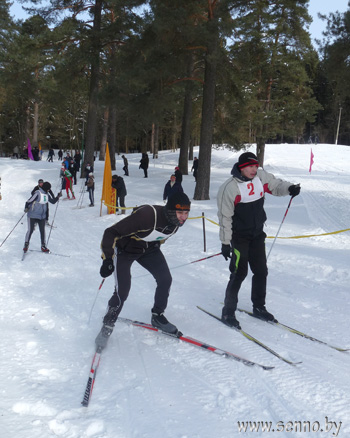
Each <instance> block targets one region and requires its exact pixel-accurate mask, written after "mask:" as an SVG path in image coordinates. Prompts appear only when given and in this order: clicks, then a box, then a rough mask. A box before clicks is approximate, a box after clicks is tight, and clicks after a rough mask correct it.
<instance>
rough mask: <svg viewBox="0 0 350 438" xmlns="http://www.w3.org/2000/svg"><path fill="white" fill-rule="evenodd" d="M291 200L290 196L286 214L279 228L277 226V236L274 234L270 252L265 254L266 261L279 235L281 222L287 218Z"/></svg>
mask: <svg viewBox="0 0 350 438" xmlns="http://www.w3.org/2000/svg"><path fill="white" fill-rule="evenodd" d="M293 198H294V196H291V198H290V200H289V204H288V207H287V210H286V212H285V213H284V216H283V219H282V222H281V224H280V226H279V228H278V231H277V234H276V236H275V238H274V239H273V242H272V245H271V247H270V251H269V253H268V254H267V257H266V260H267V259H268V258H269V255H270V253H271V250H272V248H273V245H274V244H275V242H276V239H277V236H278V235H279V232H280V230H281V227H282V225H283V222H284V220H285V218H286V216H287V213H288V210H289V207H290V204H291V203H292V200H293Z"/></svg>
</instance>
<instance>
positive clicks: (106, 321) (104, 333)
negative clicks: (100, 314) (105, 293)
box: [95, 307, 118, 350]
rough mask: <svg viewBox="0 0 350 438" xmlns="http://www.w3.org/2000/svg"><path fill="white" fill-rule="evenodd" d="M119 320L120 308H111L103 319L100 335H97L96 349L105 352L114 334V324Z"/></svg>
mask: <svg viewBox="0 0 350 438" xmlns="http://www.w3.org/2000/svg"><path fill="white" fill-rule="evenodd" d="M117 318H118V308H117V307H109V309H108V311H107V313H106V314H105V316H104V318H103V325H102V328H101V330H100V333H99V334H98V335H97V337H96V339H95V345H96V348H99V349H101V350H103V349H104V348H105V347H106V345H107V342H108V339H109V337H110V336H111V334H112V332H113V329H114V324H115V322H116V320H117Z"/></svg>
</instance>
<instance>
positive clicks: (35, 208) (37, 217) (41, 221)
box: [23, 181, 62, 252]
mask: <svg viewBox="0 0 350 438" xmlns="http://www.w3.org/2000/svg"><path fill="white" fill-rule="evenodd" d="M50 189H51V184H50V183H49V182H47V181H46V182H44V183H43V184H42V186H40V184H39V188H38V189H37V190H35V192H34V194H33V195H32V196H31V197H30V198H29V199H28V201H27V202H26V204H25V207H24V212H25V213H27V219H28V231H27V234H26V237H25V243H24V248H23V251H24V252H27V251H28V248H29V241H30V238H31V236H32V234H33V231H34V225H35V224H36V223H37V224H38V225H39V230H40V237H41V250H42V251H43V252H49V249H48V248H46V242H45V221H46V214H47V208H48V202H50V203H51V204H56V202H57V201H58V200H59V198H60V197H61V196H62V193H61V192H60V193H59V194H58V195H57V196H56V197H53V196H52V192H51V190H50Z"/></svg>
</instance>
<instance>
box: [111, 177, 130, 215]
mask: <svg viewBox="0 0 350 438" xmlns="http://www.w3.org/2000/svg"><path fill="white" fill-rule="evenodd" d="M112 187H113V189H115V190H116V195H115V206H116V209H115V212H116V214H125V213H126V210H125V196H126V195H127V191H126V187H125V182H124V179H123V178H122V177H121V176H118V175H113V176H112ZM118 201H119V203H120V207H122V208H121V209H120V212H119V209H118V207H119V205H118Z"/></svg>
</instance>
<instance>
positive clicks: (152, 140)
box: [150, 123, 156, 158]
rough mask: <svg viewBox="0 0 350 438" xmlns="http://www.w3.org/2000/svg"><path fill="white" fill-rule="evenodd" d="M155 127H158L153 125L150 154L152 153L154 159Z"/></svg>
mask: <svg viewBox="0 0 350 438" xmlns="http://www.w3.org/2000/svg"><path fill="white" fill-rule="evenodd" d="M155 126H156V124H155V123H152V130H151V151H150V152H151V154H152V157H153V158H154V133H155V130H156V128H155Z"/></svg>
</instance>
